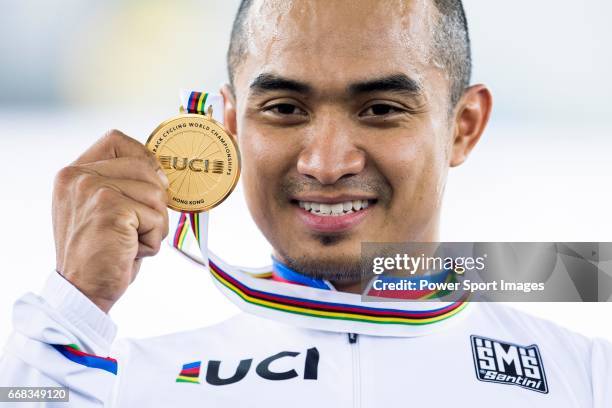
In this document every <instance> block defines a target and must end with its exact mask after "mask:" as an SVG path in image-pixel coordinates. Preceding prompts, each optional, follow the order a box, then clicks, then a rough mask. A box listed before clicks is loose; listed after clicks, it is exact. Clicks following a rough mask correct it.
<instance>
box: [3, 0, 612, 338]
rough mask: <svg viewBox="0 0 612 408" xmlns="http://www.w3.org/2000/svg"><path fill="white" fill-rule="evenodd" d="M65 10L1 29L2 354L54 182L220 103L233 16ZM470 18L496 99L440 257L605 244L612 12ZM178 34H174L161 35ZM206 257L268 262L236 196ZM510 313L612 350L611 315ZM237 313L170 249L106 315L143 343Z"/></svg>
mask: <svg viewBox="0 0 612 408" xmlns="http://www.w3.org/2000/svg"><path fill="white" fill-rule="evenodd" d="M60 3H61V2H60ZM63 3H64V6H65V7H62V9H63V10H67V11H66V14H65V15H63V16H62V18H61V20H60V19H59V18H57V19H56V18H53V17H50V16H53V15H54V14H53V13H51V12H50V10H51V9H47V7H50V8H53V9H56V8H57V7H59V6H58V5H57V2H53V5H52V4H51V3H48V5H47V3H41V2H33V1H24V2H10V4H6V7H5V5H4V4H3V11H6V13H5V12H3V17H2V18H3V19H4V17H5V16H7V15H8V16H11V18H10V19H6V21H4V20H3V21H2V24H0V52H1V53H2V64H0V86H1V88H0V90H1V92H0V132H1V134H2V142H3V150H2V151H3V152H4V155H3V157H2V159H3V160H2V164H3V166H2V168H3V169H4V173H3V174H4V178H3V182H4V184H3V185H4V188H3V190H2V191H3V192H2V193H1V195H0V214H3V216H2V218H1V219H0V225H1V227H2V231H3V234H2V235H0V248H1V249H0V251H1V253H0V259H2V261H3V266H4V268H3V273H4V279H3V280H2V283H1V284H0V343H1V342H2V341H3V340H2V339H4V338H6V336H7V335H8V333H9V331H10V310H11V304H12V303H13V301H14V300H15V299H16V298H17V297H18V296H19V295H20V294H22V293H24V292H26V291H31V290H33V291H36V290H37V289H38V288H39V287H40V286H41V285H42V282H43V281H44V279H45V277H46V276H47V275H48V274H49V273H51V271H52V270H53V267H54V265H55V263H54V249H53V237H52V230H51V217H50V197H51V188H52V181H53V176H54V174H55V172H56V171H57V170H58V169H59V168H61V167H62V166H64V165H66V164H67V163H69V162H70V161H71V160H73V159H74V158H75V157H76V156H77V155H78V154H79V153H80V152H81V151H82V150H83V149H85V148H86V147H87V146H89V145H90V144H91V143H93V142H94V141H95V139H97V138H98V137H99V136H100V135H101V134H102V133H104V131H106V130H107V129H109V128H119V129H122V130H123V131H125V132H126V133H128V134H130V135H132V136H134V137H136V138H138V139H140V140H142V141H144V140H146V138H147V136H148V135H149V133H150V132H151V131H152V130H153V128H155V126H156V125H157V123H159V122H160V121H161V120H162V119H165V118H166V117H167V116H170V115H172V114H174V113H175V111H176V108H177V103H178V100H177V90H178V88H181V87H197V88H201V89H217V88H218V86H219V85H220V84H221V83H222V82H223V81H224V79H225V71H224V65H223V58H224V53H225V49H226V46H227V37H228V35H229V30H230V24H231V20H232V18H233V13H234V10H235V7H236V4H237V2H236V1H235V0H234V1H216V2H210V1H209V2H206V1H195V0H189V1H183V2H181V1H179V2H173V3H172V5H173V6H172V8H170V6H169V4H170V3H167V2H162V1H150V2H139V1H125V2H108V3H104V4H100V3H99V2H93V1H80V0H79V1H77V0H63ZM465 3H466V8H467V12H468V17H469V19H470V23H471V24H470V25H471V30H472V40H473V47H474V61H475V72H474V81H475V82H485V83H487V84H489V85H490V86H491V88H492V90H493V93H494V97H495V102H496V105H495V113H494V116H493V119H492V123H491V125H490V127H489V129H488V130H487V132H486V134H485V136H484V138H483V140H482V142H481V144H480V145H479V146H478V147H477V148H476V150H475V151H474V153H473V155H472V157H471V158H470V159H469V160H468V162H467V163H466V164H465V165H464V166H462V167H460V168H458V169H454V170H452V171H451V174H450V178H449V183H448V187H447V192H446V199H445V206H444V211H443V214H442V221H443V224H442V239H443V240H449V241H610V240H611V239H610V238H611V235H612V232H611V230H612V213H611V211H610V208H611V204H612V193H611V192H610V187H609V175H610V174H612V161H611V160H610V157H609V152H610V151H612V141H611V140H612V138H611V137H612V123H611V119H610V118H611V117H612V104H610V103H609V95H610V94H611V91H612V86H611V82H612V81H610V79H609V78H608V76H609V72H610V71H612V70H611V69H610V68H611V65H612V64H611V61H612V57H611V56H610V53H611V52H610V47H609V46H608V45H607V44H606V39H608V38H612V32H611V31H612V29H611V28H610V27H609V26H608V25H607V23H606V19H607V17H606V16H609V15H610V11H611V10H610V9H611V6H610V5H609V4H608V3H607V2H604V1H599V0H588V1H584V2H580V3H576V2H571V1H569V0H562V1H553V0H542V1H538V2H536V3H534V2H530V1H527V0H519V1H515V2H511V3H508V2H501V3H500V2H488V1H482V0H481V1H478V0H469V1H466V2H465ZM179 5H181V7H179ZM177 19H182V20H181V21H182V24H181V25H180V27H179V28H177V27H176V26H172V25H171V24H170V25H169V24H165V23H167V22H168V21H177ZM204 48H205V49H206V53H203V52H201V50H202V49H204ZM210 241H211V247H212V249H213V250H214V251H215V252H217V253H218V254H220V255H222V256H223V257H224V258H226V259H227V260H228V261H229V262H233V263H237V264H244V265H252V266H257V265H263V264H264V263H266V262H268V260H269V248H268V246H267V244H266V243H265V241H264V240H263V239H262V237H261V236H260V234H259V232H258V231H257V229H256V227H255V225H254V224H253V223H252V221H251V220H250V217H249V214H248V211H247V209H246V206H245V203H244V201H243V198H242V192H241V189H240V188H239V189H238V190H237V191H236V192H235V193H234V194H233V195H232V196H231V198H230V199H229V200H228V202H226V203H224V205H222V206H221V207H219V208H218V209H215V210H214V212H213V214H212V220H211V240H210ZM515 306H516V307H519V308H521V309H525V310H528V311H529V312H531V313H534V314H537V315H540V316H543V317H545V318H548V319H551V320H553V321H555V322H557V323H559V324H561V325H564V326H566V327H569V328H571V329H573V330H575V331H578V332H581V333H584V334H586V335H589V336H602V337H606V338H608V339H611V340H612V303H605V304H604V303H600V304H517V305H515ZM233 313H236V310H235V308H234V307H233V306H232V305H231V304H230V303H229V302H227V301H226V300H225V299H223V298H222V296H221V295H220V293H219V292H218V291H217V290H216V289H215V288H214V287H213V285H212V282H211V280H210V278H209V277H208V275H207V273H205V272H204V271H202V270H199V269H198V268H196V267H194V266H193V265H191V264H189V263H187V262H183V261H182V260H181V258H180V256H179V255H178V254H176V253H175V252H173V251H172V250H171V249H170V248H168V247H165V246H164V248H163V250H162V252H161V253H160V254H159V255H158V256H157V257H156V258H154V259H148V260H147V261H145V264H144V266H143V270H142V271H141V274H140V276H139V277H138V279H137V280H136V282H135V283H134V284H133V285H132V286H131V287H130V289H129V291H128V292H127V294H126V295H125V296H124V298H122V299H121V301H120V302H119V303H118V304H117V305H116V307H115V308H114V309H113V311H112V312H111V314H112V316H113V318H114V320H115V321H116V322H117V323H118V325H119V327H120V335H121V336H136V337H145V336H152V335H158V334H163V333H168V332H173V331H177V330H184V329H190V328H195V327H198V326H201V325H207V324H211V323H214V322H216V321H219V320H222V319H224V318H226V317H228V316H230V315H232V314H233ZM585 316H587V317H585Z"/></svg>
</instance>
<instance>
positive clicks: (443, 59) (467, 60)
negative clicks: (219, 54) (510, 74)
mask: <svg viewBox="0 0 612 408" xmlns="http://www.w3.org/2000/svg"><path fill="white" fill-rule="evenodd" d="M432 1H433V3H434V4H435V6H436V8H437V9H438V12H439V13H440V15H439V17H438V19H437V22H436V27H435V28H434V39H433V48H434V55H435V56H436V59H437V60H438V62H439V63H441V64H442V66H444V67H445V69H446V70H447V72H448V76H449V79H450V102H451V106H452V107H454V106H455V105H456V104H457V102H458V101H459V99H460V98H461V96H462V95H463V92H464V91H465V89H466V88H467V87H468V86H469V84H470V78H471V75H472V56H471V54H472V53H471V45H470V35H469V31H468V24H467V18H466V16H465V9H464V8H463V2H462V0H432ZM252 3H253V0H242V1H241V2H240V6H239V7H238V11H237V13H236V18H235V19H234V24H233V27H232V34H231V37H230V45H229V49H228V51H227V69H228V75H229V81H230V85H231V86H232V88H233V86H234V74H235V71H236V68H237V67H238V65H239V64H240V62H241V61H242V59H243V58H244V55H245V53H246V38H245V35H246V34H245V30H244V25H245V21H246V18H247V15H248V12H249V9H250V7H251V4H252Z"/></svg>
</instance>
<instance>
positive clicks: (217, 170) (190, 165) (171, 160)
mask: <svg viewBox="0 0 612 408" xmlns="http://www.w3.org/2000/svg"><path fill="white" fill-rule="evenodd" d="M159 162H160V164H161V166H162V168H164V169H172V170H179V171H182V170H186V169H189V170H191V171H195V172H197V173H199V172H203V173H213V174H223V169H224V168H225V163H224V162H223V160H208V159H205V160H203V159H197V158H196V159H188V158H187V157H172V156H159Z"/></svg>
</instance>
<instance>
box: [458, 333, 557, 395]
mask: <svg viewBox="0 0 612 408" xmlns="http://www.w3.org/2000/svg"><path fill="white" fill-rule="evenodd" d="M470 339H471V343H472V354H473V355H474V365H475V367H476V378H478V379H479V380H480V381H485V382H494V383H498V384H509V385H517V386H519V387H522V388H526V389H528V390H532V391H537V392H541V393H544V394H547V393H548V384H547V383H546V374H545V373H544V365H543V364H542V358H541V357H540V351H539V350H538V346H536V345H535V344H533V345H531V346H520V345H518V344H512V343H504V342H501V341H499V340H493V339H489V338H486V337H480V336H470Z"/></svg>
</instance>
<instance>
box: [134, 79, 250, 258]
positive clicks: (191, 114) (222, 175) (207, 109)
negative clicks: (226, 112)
mask: <svg viewBox="0 0 612 408" xmlns="http://www.w3.org/2000/svg"><path fill="white" fill-rule="evenodd" d="M180 111H181V113H180V114H179V115H177V116H175V117H173V118H170V119H168V120H166V121H164V122H163V123H161V124H160V125H159V126H158V127H157V128H156V129H155V130H154V131H153V133H151V136H149V139H148V140H147V142H146V143H145V146H146V147H147V149H149V150H150V151H151V152H152V153H153V154H154V155H155V156H156V157H157V160H158V161H159V163H160V166H161V168H162V170H163V171H164V173H165V174H166V176H167V177H168V181H169V187H168V190H167V192H168V207H169V208H170V209H171V210H174V211H176V212H174V211H171V212H170V222H171V223H170V235H169V236H168V243H169V244H170V245H171V246H172V247H174V248H176V249H178V250H179V251H181V252H182V253H184V254H186V255H187V256H189V257H190V258H192V259H194V260H196V261H197V258H199V256H200V255H201V256H202V259H201V260H200V262H201V263H203V264H208V258H209V256H210V255H211V254H210V252H209V250H208V219H209V214H210V213H209V210H210V209H212V208H214V207H216V206H217V205H219V204H221V203H222V202H223V201H224V200H225V199H226V198H227V197H228V196H229V195H230V194H231V192H232V191H233V190H234V188H235V187H236V184H238V179H239V177H240V151H239V150H238V144H237V143H236V140H235V139H234V136H233V135H232V134H231V133H230V132H229V131H228V130H227V129H226V128H225V127H224V126H223V124H222V121H223V97H222V96H221V95H211V94H207V93H204V92H191V91H184V92H182V93H181V109H180ZM190 231H191V232H190ZM194 238H195V239H194ZM196 248H197V250H196ZM192 249H193V250H195V252H193V251H192Z"/></svg>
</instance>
